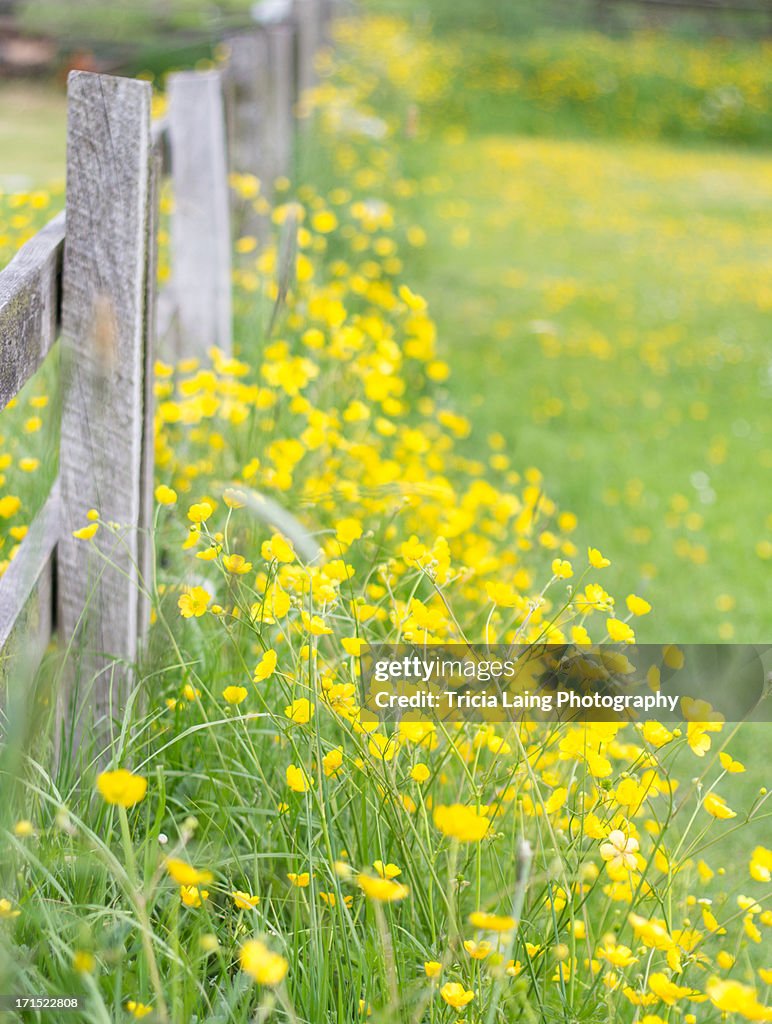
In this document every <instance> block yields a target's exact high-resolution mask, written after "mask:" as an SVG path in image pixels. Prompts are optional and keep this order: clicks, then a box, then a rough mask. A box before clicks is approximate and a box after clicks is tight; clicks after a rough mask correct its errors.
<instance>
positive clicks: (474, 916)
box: [468, 910, 517, 932]
mask: <svg viewBox="0 0 772 1024" xmlns="http://www.w3.org/2000/svg"><path fill="white" fill-rule="evenodd" d="M468 920H469V923H470V924H471V925H472V927H473V928H477V929H479V930H480V931H484V932H511V931H512V930H513V929H514V928H515V925H516V924H517V922H516V921H515V919H514V917H510V915H509V914H488V913H486V912H485V911H484V910H475V911H474V912H473V913H471V914H470V915H469V918H468Z"/></svg>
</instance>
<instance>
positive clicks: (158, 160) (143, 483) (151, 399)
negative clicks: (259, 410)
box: [137, 146, 163, 640]
mask: <svg viewBox="0 0 772 1024" xmlns="http://www.w3.org/2000/svg"><path fill="white" fill-rule="evenodd" d="M162 177H163V157H162V155H161V153H160V151H159V150H158V148H157V147H156V146H154V147H153V150H152V157H151V161H150V179H149V181H148V203H147V236H146V242H145V246H146V252H147V265H146V270H145V324H144V328H145V329H144V345H143V352H142V380H143V417H144V418H143V423H142V449H141V461H140V465H139V467H138V469H139V537H138V548H137V568H138V571H139V577H140V583H141V582H142V581H144V582H145V586H144V587H142V586H141V585H140V587H139V592H138V594H137V626H138V629H139V638H140V640H144V639H145V638H146V636H147V631H148V629H149V627H150V601H149V599H148V597H147V596H146V595H147V594H148V593H149V591H150V582H151V579H152V574H153V558H154V557H155V555H154V548H153V543H152V537H151V535H150V531H151V528H152V525H153V491H154V486H153V485H154V483H155V480H154V474H155V422H154V411H155V388H154V384H155V358H156V349H157V334H156V332H157V326H158V228H159V200H160V193H161V181H162Z"/></svg>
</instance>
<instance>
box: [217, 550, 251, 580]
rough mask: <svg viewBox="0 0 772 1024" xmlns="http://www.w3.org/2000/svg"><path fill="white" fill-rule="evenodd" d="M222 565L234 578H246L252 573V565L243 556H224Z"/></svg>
mask: <svg viewBox="0 0 772 1024" xmlns="http://www.w3.org/2000/svg"><path fill="white" fill-rule="evenodd" d="M222 564H223V565H224V566H225V568H226V569H227V570H228V572H230V573H233V574H234V576H245V575H246V574H247V573H248V572H251V571H252V563H251V562H248V561H247V560H246V558H244V556H243V555H236V554H233V555H223V560H222Z"/></svg>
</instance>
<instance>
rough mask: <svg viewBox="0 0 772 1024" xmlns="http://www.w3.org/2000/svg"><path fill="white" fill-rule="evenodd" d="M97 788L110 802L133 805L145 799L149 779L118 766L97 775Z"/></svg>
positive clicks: (124, 805) (126, 805)
mask: <svg viewBox="0 0 772 1024" xmlns="http://www.w3.org/2000/svg"><path fill="white" fill-rule="evenodd" d="M97 789H98V790H99V792H100V794H101V795H102V797H103V799H104V800H106V801H107V803H108V804H117V806H119V807H133V806H134V804H138V803H139V802H140V801H141V800H144V799H145V794H146V793H147V779H146V778H144V777H143V776H141V775H135V774H134V773H133V772H130V771H128V770H127V769H126V768H118V769H116V770H115V771H110V772H100V774H99V775H98V776H97Z"/></svg>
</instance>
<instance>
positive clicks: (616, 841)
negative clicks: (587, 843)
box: [600, 828, 638, 871]
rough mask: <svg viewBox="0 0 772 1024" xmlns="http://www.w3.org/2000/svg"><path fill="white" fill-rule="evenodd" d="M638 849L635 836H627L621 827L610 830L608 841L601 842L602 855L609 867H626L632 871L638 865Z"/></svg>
mask: <svg viewBox="0 0 772 1024" xmlns="http://www.w3.org/2000/svg"><path fill="white" fill-rule="evenodd" d="M637 850H638V840H637V839H635V838H634V837H633V836H626V835H625V834H624V832H623V831H622V830H621V829H619V828H615V829H614V830H613V831H612V832H609V834H608V837H607V839H606V841H605V842H604V843H601V844H600V855H601V857H602V858H603V859H604V860H605V861H606V862H607V863H608V865H609V867H611V868H622V867H624V868H627V870H628V871H632V870H633V869H634V868H635V866H636V860H635V854H636V852H637Z"/></svg>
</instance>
